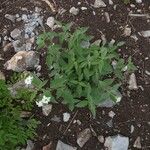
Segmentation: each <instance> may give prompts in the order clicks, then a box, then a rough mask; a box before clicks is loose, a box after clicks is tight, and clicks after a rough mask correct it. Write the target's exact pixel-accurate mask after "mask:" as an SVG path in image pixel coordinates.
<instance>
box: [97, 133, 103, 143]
mask: <svg viewBox="0 0 150 150" xmlns="http://www.w3.org/2000/svg"><path fill="white" fill-rule="evenodd" d="M97 138H98V141H99V142H100V143H104V141H105V139H104V136H102V135H99V136H98V137H97Z"/></svg>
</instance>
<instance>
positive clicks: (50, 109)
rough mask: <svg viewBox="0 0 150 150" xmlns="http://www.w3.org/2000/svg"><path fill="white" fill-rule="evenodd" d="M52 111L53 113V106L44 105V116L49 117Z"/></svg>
mask: <svg viewBox="0 0 150 150" xmlns="http://www.w3.org/2000/svg"><path fill="white" fill-rule="evenodd" d="M51 111H52V105H50V104H48V105H44V106H43V107H42V112H43V115H45V116H48V115H49V114H50V112H51Z"/></svg>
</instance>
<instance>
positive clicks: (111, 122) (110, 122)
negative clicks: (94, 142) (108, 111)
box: [106, 119, 113, 128]
mask: <svg viewBox="0 0 150 150" xmlns="http://www.w3.org/2000/svg"><path fill="white" fill-rule="evenodd" d="M106 124H107V126H108V127H109V128H112V127H113V120H112V119H110V120H109V121H108V122H107V123H106Z"/></svg>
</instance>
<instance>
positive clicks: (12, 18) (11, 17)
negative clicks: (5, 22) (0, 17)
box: [5, 14, 16, 22]
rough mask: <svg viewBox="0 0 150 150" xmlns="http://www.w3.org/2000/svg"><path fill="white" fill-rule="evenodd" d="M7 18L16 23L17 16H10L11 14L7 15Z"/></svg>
mask: <svg viewBox="0 0 150 150" xmlns="http://www.w3.org/2000/svg"><path fill="white" fill-rule="evenodd" d="M5 18H7V19H9V20H11V21H12V22H15V19H16V16H15V15H10V14H5Z"/></svg>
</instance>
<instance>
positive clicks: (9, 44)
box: [3, 43, 13, 52]
mask: <svg viewBox="0 0 150 150" xmlns="http://www.w3.org/2000/svg"><path fill="white" fill-rule="evenodd" d="M11 48H13V44H12V43H8V44H6V45H5V46H4V48H3V51H4V52H7V51H9V50H11Z"/></svg>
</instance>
